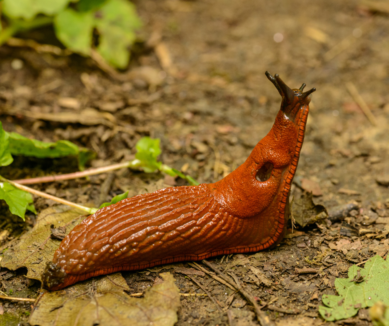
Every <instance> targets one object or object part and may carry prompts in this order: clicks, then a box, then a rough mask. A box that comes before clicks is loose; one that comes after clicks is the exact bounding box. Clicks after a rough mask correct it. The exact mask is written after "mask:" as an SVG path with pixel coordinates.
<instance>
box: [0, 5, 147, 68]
mask: <svg viewBox="0 0 389 326" xmlns="http://www.w3.org/2000/svg"><path fill="white" fill-rule="evenodd" d="M69 2H74V1H70V0H55V1H54V0H4V1H3V3H4V5H3V8H4V14H5V16H6V17H8V20H9V26H8V27H7V28H6V29H5V30H3V31H1V32H0V44H1V43H4V42H5V41H6V40H7V39H8V38H9V37H11V36H12V35H13V34H15V33H17V32H19V31H22V30H28V29H31V28H36V27H39V26H43V25H47V24H50V23H52V22H53V23H54V27H55V33H56V35H57V37H58V39H59V40H60V41H61V42H62V43H63V44H64V45H65V46H66V47H68V48H69V49H70V50H72V51H74V52H77V53H79V54H82V55H90V53H91V49H92V48H93V47H94V44H93V31H94V29H96V30H97V32H98V36H99V39H98V45H97V51H98V52H99V53H100V54H101V56H102V57H103V58H104V59H105V60H106V61H107V62H108V63H109V64H111V65H112V66H114V67H117V68H125V67H126V66H127V65H128V61H129V47H130V46H131V45H132V44H133V43H134V41H135V38H136V35H135V31H136V30H137V29H139V28H140V27H141V20H140V19H139V17H138V15H137V13H136V9H135V6H134V5H133V4H132V3H130V2H129V1H128V0H79V1H78V2H77V5H76V6H75V8H73V7H74V6H72V7H68V6H67V5H68V4H69ZM37 14H45V15H47V16H48V17H44V16H43V17H42V16H38V17H35V16H37ZM47 18H49V19H47ZM0 26H1V24H0Z"/></svg>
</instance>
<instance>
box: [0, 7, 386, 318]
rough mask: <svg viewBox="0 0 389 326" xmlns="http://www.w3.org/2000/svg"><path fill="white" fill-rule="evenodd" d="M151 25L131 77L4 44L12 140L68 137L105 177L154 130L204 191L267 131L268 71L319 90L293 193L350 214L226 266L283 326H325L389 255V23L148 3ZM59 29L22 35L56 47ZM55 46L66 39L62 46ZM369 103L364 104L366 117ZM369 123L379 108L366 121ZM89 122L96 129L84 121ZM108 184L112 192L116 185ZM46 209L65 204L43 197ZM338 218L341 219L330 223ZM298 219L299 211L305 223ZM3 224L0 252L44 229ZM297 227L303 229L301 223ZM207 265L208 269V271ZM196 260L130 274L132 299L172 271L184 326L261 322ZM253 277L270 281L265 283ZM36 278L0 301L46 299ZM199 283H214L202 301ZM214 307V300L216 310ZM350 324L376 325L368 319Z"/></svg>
mask: <svg viewBox="0 0 389 326" xmlns="http://www.w3.org/2000/svg"><path fill="white" fill-rule="evenodd" d="M136 4H137V8H138V10H139V13H140V16H141V17H142V19H143V22H144V29H143V31H142V32H141V34H140V38H141V41H140V42H139V44H137V45H136V46H135V47H134V50H133V52H134V53H133V59H132V62H131V64H130V68H129V73H126V72H123V73H122V75H120V76H118V75H116V74H113V73H106V72H103V71H102V70H101V69H100V68H99V66H98V65H96V63H95V62H94V61H93V60H92V59H86V58H81V57H79V56H77V55H71V56H65V55H56V54H52V53H38V52H37V51H36V49H30V48H27V47H22V48H17V47H13V46H3V47H2V48H0V105H1V106H0V119H1V121H2V123H3V126H4V129H5V130H7V131H16V132H18V133H21V134H22V135H24V136H27V137H32V138H36V139H39V140H44V141H56V140H59V139H68V140H71V141H73V142H74V143H76V144H78V145H80V146H84V147H87V148H89V149H91V150H94V151H95V152H96V154H97V157H96V159H95V160H94V161H93V162H92V166H93V167H98V166H105V165H109V164H113V163H117V162H121V161H125V160H129V159H131V158H133V157H134V153H135V144H136V142H137V141H138V140H139V139H140V138H141V137H142V136H145V135H148V136H151V137H155V138H160V139H161V147H162V155H161V157H160V160H161V161H163V162H164V163H165V164H168V165H170V166H172V167H174V168H176V169H178V170H181V171H183V172H185V173H187V174H189V175H191V176H192V177H194V178H196V179H197V180H198V181H199V182H202V183H203V182H206V183H209V182H214V181H217V180H219V179H220V178H222V177H223V176H224V175H227V174H228V173H229V172H231V171H232V170H234V169H235V168H236V167H238V166H239V165H240V164H242V163H243V162H244V161H245V159H246V158H247V156H248V155H249V154H250V152H251V150H252V148H253V147H254V146H255V145H256V143H257V142H258V141H259V140H260V139H261V138H262V137H263V136H265V135H266V133H267V132H268V131H269V130H270V128H271V126H272V124H273V121H274V118H275V115H276V114H277V112H278V110H279V105H280V97H279V94H278V93H277V91H276V90H275V89H274V86H273V85H272V84H271V83H269V82H268V80H267V79H266V77H265V75H264V72H265V71H266V70H268V71H269V72H270V73H272V74H273V73H278V74H280V76H281V77H282V78H283V80H284V81H285V82H286V83H287V84H288V85H290V86H291V87H296V88H297V87H299V86H300V85H301V84H302V83H303V82H304V83H306V84H307V87H308V88H311V87H316V88H317V91H316V93H314V94H313V100H312V105H311V111H310V116H309V120H308V125H307V130H306V136H305V142H304V146H303V149H302V152H301V157H300V161H299V166H298V170H297V173H296V176H295V180H294V183H293V187H292V190H291V199H293V201H295V202H298V201H299V200H300V199H301V198H306V197H307V193H308V192H312V193H313V195H314V197H313V201H314V203H315V204H320V205H323V206H324V207H325V208H326V210H327V212H329V213H330V216H331V212H332V214H333V212H334V210H335V209H336V207H337V206H339V205H340V209H342V208H344V207H345V206H344V205H347V204H350V203H353V204H354V206H353V207H354V209H352V210H347V213H346V214H344V215H345V216H342V217H341V218H336V217H333V218H332V221H331V220H330V219H326V220H325V221H319V222H317V223H313V224H312V225H309V226H306V227H305V228H302V227H301V226H299V225H298V224H297V223H295V224H296V225H295V226H294V231H293V233H292V231H290V233H289V234H288V235H287V237H286V239H284V240H283V241H282V242H281V244H280V245H279V246H277V248H275V249H272V250H266V251H263V252H259V253H255V254H246V255H230V256H228V257H217V258H216V259H212V260H211V261H212V262H213V263H214V265H216V266H217V267H218V268H219V269H220V270H221V271H222V272H223V273H225V274H227V273H229V272H233V273H234V275H236V277H237V278H238V279H239V281H240V283H241V284H242V285H243V286H244V288H245V289H246V290H247V291H248V292H249V293H250V294H251V295H252V296H253V297H254V298H255V299H256V300H257V301H258V304H259V305H260V306H263V308H262V310H263V311H265V312H266V313H267V314H268V316H270V318H271V319H272V320H274V321H275V322H276V323H277V325H320V324H323V323H325V322H324V321H323V320H322V319H321V318H320V317H319V314H318V306H319V305H321V297H322V295H323V294H336V292H335V289H334V281H335V279H336V278H337V277H347V271H348V268H349V267H350V266H351V265H353V264H361V266H363V262H365V261H366V260H367V259H368V258H369V257H372V256H373V255H375V254H379V255H381V256H382V257H386V255H387V253H388V250H389V240H388V233H389V224H388V221H389V189H388V186H389V165H388V157H389V156H388V155H389V134H388V132H387V131H388V122H389V118H388V117H389V92H388V87H389V59H388V53H389V15H388V13H385V12H380V11H376V10H375V11H374V10H371V7H369V3H367V4H362V3H361V2H358V1H347V2H344V1H335V0H330V1H315V2H312V1H280V0H274V1H254V0H247V1H238V0H224V1H222V0H215V1H208V0H207V1H206V0H197V1H178V0H164V1H150V0H144V1H138V2H137V3H136ZM46 33H47V34H50V31H46V30H43V31H42V30H38V31H34V32H32V33H30V34H29V35H27V36H23V37H34V38H35V39H36V40H38V41H39V42H41V43H47V42H48V40H47V37H50V35H49V36H48V35H47V34H46ZM55 45H57V44H55ZM360 99H362V101H364V102H365V103H366V108H365V111H363V110H362V109H361V106H362V107H364V105H363V103H362V104H361V102H360ZM366 112H367V113H366ZM86 113H88V114H89V115H88V116H87V118H83V117H84V114H86ZM76 170H77V162H76V161H75V162H69V161H68V160H60V159H58V160H54V161H52V160H38V159H23V158H17V159H16V161H15V163H14V164H13V165H12V166H11V167H8V168H3V169H2V170H1V175H3V176H5V177H8V178H10V179H21V178H26V177H34V176H39V175H46V174H55V173H56V174H60V173H68V172H72V171H76ZM106 180H109V181H106ZM158 181H159V183H158V186H159V187H161V186H177V185H183V184H185V182H184V181H182V180H179V179H173V178H171V177H164V176H162V175H159V174H155V175H147V174H144V173H140V172H131V171H128V170H121V171H119V172H116V173H114V174H113V175H112V176H110V177H107V175H101V176H95V177H91V178H90V180H72V181H65V182H62V183H49V184H42V185H35V186H34V187H35V188H36V189H39V190H42V191H46V192H48V193H50V194H55V195H56V196H59V197H62V198H65V199H67V200H70V201H73V202H77V203H80V204H87V203H90V204H92V205H98V204H100V203H101V202H104V201H107V200H110V199H111V198H112V197H113V196H115V195H116V194H119V193H122V192H123V191H127V190H129V191H130V195H136V194H138V193H140V192H145V191H153V190H155V189H156V187H157V186H156V183H157V182H158ZM103 185H104V186H103ZM35 203H36V207H37V210H38V211H40V210H42V209H43V208H46V207H48V206H51V205H53V202H50V201H48V200H44V199H39V198H38V199H36V201H35ZM333 216H334V215H333ZM293 218H294V219H295V220H298V218H299V216H293ZM34 220H35V217H34V216H33V215H28V218H27V221H26V223H24V222H22V221H21V220H20V219H18V218H16V217H13V216H11V215H10V214H9V213H8V212H7V208H6V207H5V206H2V207H1V214H0V229H1V230H0V236H1V238H0V241H1V243H0V247H1V249H5V248H7V246H9V245H10V243H12V242H15V241H17V239H18V236H19V235H20V234H21V233H23V232H25V231H27V230H28V229H30V228H31V227H32V226H33V225H34ZM289 227H290V229H291V228H292V225H291V224H290V226H289ZM0 257H1V256H0ZM199 265H201V266H203V268H207V267H206V266H205V265H202V264H201V263H199ZM194 266H195V265H190V264H188V263H183V264H174V265H168V266H161V267H157V268H153V269H150V270H146V271H140V272H134V273H123V275H125V277H126V279H127V281H128V283H129V286H130V288H131V290H132V291H134V292H135V293H138V292H142V291H143V290H144V289H145V288H147V287H149V286H151V285H152V284H153V282H154V280H155V278H156V277H157V276H158V275H159V273H161V272H164V271H170V272H172V273H174V276H175V278H176V284H177V285H178V287H179V288H180V292H181V293H184V294H188V296H182V297H181V308H180V310H179V320H178V323H177V325H258V324H259V323H258V321H257V320H256V318H255V314H254V312H253V309H252V306H251V305H250V303H248V302H247V300H246V299H245V298H244V297H243V296H241V295H240V294H239V293H236V292H235V291H233V290H231V289H230V288H229V287H227V286H226V285H223V284H221V283H220V282H218V281H217V280H215V279H214V278H212V277H210V276H209V275H207V274H205V275H203V276H200V275H194V274H192V275H191V274H190V272H188V270H184V271H186V273H187V274H188V273H189V275H190V277H188V276H186V274H185V273H184V274H183V273H182V271H183V269H182V268H183V267H184V268H191V270H190V271H192V272H193V270H195V267H194ZM254 270H259V271H260V272H261V277H262V280H261V278H259V277H257V276H255V272H253V271H254ZM23 274H25V270H19V271H17V272H11V271H7V270H5V269H1V270H0V291H2V292H5V293H8V294H9V293H10V290H11V289H12V291H13V295H15V296H19V297H20V296H27V295H28V296H29V297H31V298H34V297H36V296H37V295H38V290H39V284H37V282H33V281H29V280H27V279H25V278H24V277H23ZM191 278H193V279H195V280H196V281H197V282H198V283H200V285H201V286H202V287H203V288H205V289H206V290H207V291H208V293H209V295H198V296H196V295H189V294H195V293H197V294H204V291H203V290H202V289H201V288H200V287H199V285H198V284H196V282H194V281H192V279H191ZM215 302H216V303H217V304H216V303H215ZM0 309H1V310H0V311H3V312H5V313H15V312H17V313H18V315H19V316H20V317H19V320H21V321H26V320H27V316H28V314H29V311H30V305H29V304H22V303H18V302H10V301H6V300H1V299H0ZM338 323H339V324H343V323H347V324H354V325H369V324H370V321H369V317H368V314H367V312H366V310H363V309H362V310H360V312H359V314H358V315H357V316H356V317H354V318H351V319H348V320H346V321H340V322H338Z"/></svg>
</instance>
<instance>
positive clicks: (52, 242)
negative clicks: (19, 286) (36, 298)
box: [0, 206, 86, 281]
mask: <svg viewBox="0 0 389 326" xmlns="http://www.w3.org/2000/svg"><path fill="white" fill-rule="evenodd" d="M81 214H82V213H80V212H79V211H76V210H74V209H71V208H69V207H68V206H53V207H50V208H47V209H45V210H43V211H42V212H41V213H40V214H39V216H38V218H37V222H36V224H35V226H34V228H33V229H32V230H31V231H29V232H27V233H25V234H24V235H23V236H21V238H20V240H19V241H18V243H17V244H16V245H14V246H12V247H10V248H9V249H8V250H6V251H5V252H4V258H3V260H2V261H1V263H0V264H1V267H5V268H8V269H11V270H16V269H18V268H20V267H26V268H27V275H26V276H27V277H28V278H32V279H35V280H39V281H41V275H42V272H43V270H44V269H45V267H46V263H47V262H48V261H51V260H52V258H53V255H54V252H55V250H57V248H58V247H59V244H60V240H56V239H53V238H51V225H53V226H54V228H58V227H65V228H66V234H67V233H69V232H70V231H71V230H72V229H73V228H74V227H75V226H76V225H77V224H79V223H81V221H82V220H83V219H84V218H86V215H81Z"/></svg>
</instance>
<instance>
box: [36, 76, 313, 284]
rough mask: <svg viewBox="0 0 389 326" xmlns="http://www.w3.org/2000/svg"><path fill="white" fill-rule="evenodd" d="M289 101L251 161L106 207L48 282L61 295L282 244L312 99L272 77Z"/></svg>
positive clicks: (52, 266) (74, 234) (59, 258)
mask: <svg viewBox="0 0 389 326" xmlns="http://www.w3.org/2000/svg"><path fill="white" fill-rule="evenodd" d="M266 76H267V78H268V79H269V80H270V81H271V82H272V83H273V84H274V86H275V87H276V88H277V90H278V92H279V93H280V95H281V96H282V102H281V109H280V111H279V112H278V115H277V117H276V119H275V122H274V125H273V127H272V129H271V130H270V132H269V133H268V134H267V135H266V136H265V138H263V139H262V140H261V141H260V142H259V143H258V144H257V145H256V146H255V148H254V149H253V151H252V152H251V154H250V156H249V157H248V158H247V160H246V161H245V162H244V163H243V164H242V165H241V166H239V167H238V168H237V169H236V170H235V171H233V172H231V173H230V174H229V175H227V176H226V177H225V178H224V179H222V180H220V181H218V182H216V183H211V184H201V185H199V186H183V187H174V188H173V187H172V188H166V189H162V190H159V191H156V192H153V193H149V194H143V195H139V196H135V197H132V198H127V199H124V200H122V201H120V202H118V203H117V204H114V205H111V206H108V207H105V208H102V209H100V210H98V211H97V212H96V213H95V214H93V215H91V216H89V217H88V218H86V219H85V220H84V221H83V222H82V223H81V224H79V225H77V226H76V227H75V228H74V229H73V230H72V231H71V232H70V233H69V234H68V235H67V236H66V237H65V238H64V239H63V241H62V243H61V245H60V246H59V248H58V250H57V251H56V252H55V254H54V258H53V261H52V262H49V263H48V264H47V266H46V269H45V271H44V273H43V275H42V280H43V285H44V287H45V288H47V289H50V290H59V289H62V288H64V287H67V286H69V285H71V284H74V283H76V282H79V281H83V280H86V279H88V278H91V277H95V276H98V275H103V274H109V273H114V272H117V271H124V270H126V271H129V270H139V269H144V268H148V267H152V266H155V265H161V264H168V263H173V262H179V261H188V260H201V259H205V258H209V257H213V256H217V255H227V254H233V253H247V252H253V251H259V250H263V249H266V248H269V247H272V246H275V245H276V244H277V243H279V242H280V241H281V240H282V238H283V236H284V233H285V230H286V222H287V219H288V216H289V212H288V203H289V191H290V187H291V183H292V179H293V176H294V174H295V172H296V168H297V163H298V160H299V155H300V150H301V147H302V145H303V140H304V133H305V125H306V122H307V117H308V112H309V102H310V96H309V95H310V94H311V93H313V92H314V91H315V90H316V89H315V88H312V89H311V90H309V91H307V92H305V93H304V92H303V90H304V87H305V84H302V86H301V87H300V88H299V89H290V88H289V87H288V86H287V85H286V84H285V83H284V82H283V81H282V80H281V78H280V77H279V76H278V75H277V74H276V75H274V76H272V75H271V74H269V73H268V72H266Z"/></svg>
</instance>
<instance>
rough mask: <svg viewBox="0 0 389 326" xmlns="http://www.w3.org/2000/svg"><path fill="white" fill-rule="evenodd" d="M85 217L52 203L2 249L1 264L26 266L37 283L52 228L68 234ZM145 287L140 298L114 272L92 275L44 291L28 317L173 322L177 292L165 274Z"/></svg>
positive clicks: (53, 242) (52, 241)
mask: <svg viewBox="0 0 389 326" xmlns="http://www.w3.org/2000/svg"><path fill="white" fill-rule="evenodd" d="M86 217H87V216H85V215H80V213H79V212H78V211H76V210H74V209H71V208H69V207H67V206H53V207H50V208H48V209H45V210H44V211H42V213H41V214H39V216H38V219H37V222H36V225H35V227H34V228H33V229H32V230H31V231H29V232H27V233H25V234H24V235H23V236H21V238H20V240H19V241H18V243H17V244H16V245H14V246H12V247H10V248H9V249H8V250H6V251H5V253H4V256H3V260H2V261H1V267H5V268H8V269H10V270H16V269H18V268H21V267H26V268H27V275H26V276H27V278H31V279H35V280H39V281H41V275H42V272H43V270H44V268H45V266H46V263H47V262H48V261H51V260H52V257H53V255H54V252H55V250H56V249H57V248H58V247H59V244H60V241H59V240H58V239H56V238H55V237H53V236H52V230H53V229H54V230H55V229H59V228H62V230H66V231H65V233H66V234H68V233H69V232H70V231H71V230H72V229H73V228H74V227H75V226H76V225H77V224H79V223H81V222H82V220H83V219H84V218H86ZM160 276H161V277H162V279H163V281H160V282H158V283H156V284H155V285H154V286H153V287H151V288H149V289H148V290H147V291H146V292H145V294H144V298H143V299H136V298H132V297H131V296H130V295H129V294H128V292H129V291H130V288H129V287H128V285H127V283H126V281H125V279H124V278H123V277H122V276H121V274H120V273H116V274H112V275H106V276H103V277H98V278H93V279H90V280H87V281H84V282H81V283H78V284H76V285H73V286H71V287H68V288H66V289H64V290H61V291H53V292H49V291H45V292H44V293H43V294H42V295H41V297H40V298H39V299H38V301H37V303H36V305H35V307H34V309H33V311H32V313H31V317H30V321H29V322H30V323H31V324H33V325H48V324H51V323H52V322H53V321H54V324H55V325H57V326H60V325H95V324H96V322H98V323H99V325H110V324H112V323H113V324H120V325H150V324H152V325H161V326H168V325H174V324H175V323H176V322H177V311H178V308H179V306H180V294H179V290H178V288H177V286H176V285H175V283H174V278H173V276H172V275H171V274H170V273H161V274H160Z"/></svg>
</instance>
